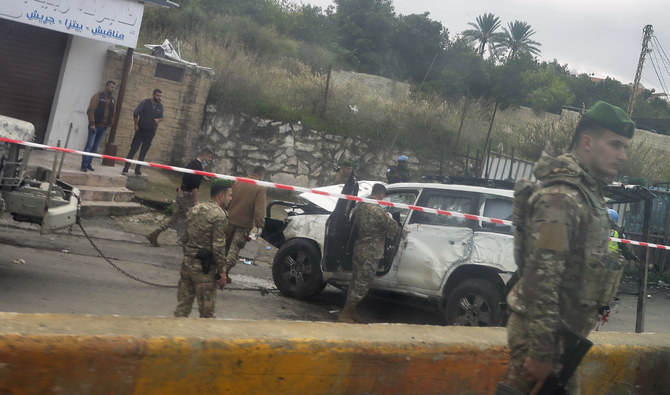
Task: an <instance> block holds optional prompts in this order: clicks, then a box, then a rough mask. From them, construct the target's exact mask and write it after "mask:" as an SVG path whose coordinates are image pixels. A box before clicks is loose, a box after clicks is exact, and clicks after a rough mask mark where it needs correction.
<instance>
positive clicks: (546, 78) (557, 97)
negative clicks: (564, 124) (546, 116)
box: [521, 65, 574, 113]
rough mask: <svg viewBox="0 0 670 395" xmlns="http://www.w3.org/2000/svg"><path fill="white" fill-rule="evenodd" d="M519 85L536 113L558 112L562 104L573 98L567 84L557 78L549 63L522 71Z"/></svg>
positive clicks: (569, 101)
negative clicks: (542, 66)
mask: <svg viewBox="0 0 670 395" xmlns="http://www.w3.org/2000/svg"><path fill="white" fill-rule="evenodd" d="M521 86H522V92H523V94H524V96H525V99H526V101H527V103H529V104H530V107H531V108H532V109H533V111H535V112H536V113H540V112H542V111H548V112H553V113H560V112H561V108H563V106H564V105H566V104H569V103H571V102H572V100H574V95H573V94H572V93H570V89H569V88H568V86H567V84H565V83H564V82H563V81H561V80H559V79H558V77H557V76H556V73H555V69H554V67H553V66H551V65H549V66H548V67H546V68H541V69H538V70H533V71H526V72H524V73H522V74H521Z"/></svg>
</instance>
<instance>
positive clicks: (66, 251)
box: [60, 250, 70, 254]
mask: <svg viewBox="0 0 670 395" xmlns="http://www.w3.org/2000/svg"><path fill="white" fill-rule="evenodd" d="M60 252H64V253H66V254H68V253H69V252H70V250H60Z"/></svg>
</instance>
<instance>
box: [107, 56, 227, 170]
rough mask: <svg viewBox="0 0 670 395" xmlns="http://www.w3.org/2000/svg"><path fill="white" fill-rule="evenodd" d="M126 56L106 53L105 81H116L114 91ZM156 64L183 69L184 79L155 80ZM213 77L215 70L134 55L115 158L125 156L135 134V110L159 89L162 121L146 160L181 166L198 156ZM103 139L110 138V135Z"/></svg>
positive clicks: (118, 130)
mask: <svg viewBox="0 0 670 395" xmlns="http://www.w3.org/2000/svg"><path fill="white" fill-rule="evenodd" d="M125 57H126V50H125V49H110V50H109V51H108V52H107V62H106V65H105V75H106V76H107V77H106V79H111V80H114V81H116V83H117V88H118V86H119V85H118V84H120V82H121V76H122V72H123V63H124V61H125ZM159 64H163V65H167V66H168V67H173V68H180V69H183V70H184V73H183V78H181V80H180V81H172V80H170V79H166V78H160V77H156V76H155V73H156V68H157V67H158V65H159ZM213 78H214V71H213V70H212V69H210V68H206V67H200V66H195V65H188V64H186V63H181V62H174V61H171V60H167V59H161V58H157V57H155V56H151V55H145V54H138V53H135V54H134V55H133V66H132V69H131V71H130V74H129V76H128V84H127V86H126V93H125V97H124V100H123V109H122V110H121V113H120V118H119V126H118V129H117V131H116V138H115V141H114V142H115V144H116V145H117V146H118V150H117V155H118V156H124V157H125V155H126V154H127V153H128V149H129V148H130V142H131V141H132V139H133V135H134V133H135V132H134V123H133V111H134V110H135V107H137V105H138V104H139V102H140V101H141V100H142V99H147V98H151V95H152V92H153V90H154V89H155V88H158V89H160V90H161V91H163V102H162V103H163V105H164V106H165V119H164V120H163V122H161V123H160V124H159V126H158V130H157V132H156V137H155V138H154V140H153V143H152V145H151V149H150V150H149V153H148V154H147V157H146V158H145V160H146V161H148V162H159V163H165V164H175V165H183V164H185V163H187V162H188V161H189V160H190V159H192V158H193V157H195V156H197V153H196V151H197V150H198V148H197V143H198V131H199V130H200V128H201V125H202V122H203V115H204V108H205V103H206V101H207V95H208V94H209V87H210V85H211V82H212V79H213ZM106 137H107V138H108V137H109V132H108V133H107V134H106ZM135 159H137V155H136V156H135Z"/></svg>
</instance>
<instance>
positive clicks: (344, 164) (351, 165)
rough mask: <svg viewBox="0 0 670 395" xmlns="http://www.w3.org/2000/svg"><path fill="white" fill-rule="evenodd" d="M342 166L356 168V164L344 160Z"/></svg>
mask: <svg viewBox="0 0 670 395" xmlns="http://www.w3.org/2000/svg"><path fill="white" fill-rule="evenodd" d="M340 166H349V167H354V163H353V162H352V161H350V160H343V161H341V162H340Z"/></svg>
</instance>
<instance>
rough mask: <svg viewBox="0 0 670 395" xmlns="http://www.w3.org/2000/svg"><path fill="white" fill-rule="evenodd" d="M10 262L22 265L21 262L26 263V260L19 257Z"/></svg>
mask: <svg viewBox="0 0 670 395" xmlns="http://www.w3.org/2000/svg"><path fill="white" fill-rule="evenodd" d="M12 263H13V264H16V265H23V264H25V263H26V260H25V259H21V258H19V259H14V260H13V261H12Z"/></svg>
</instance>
